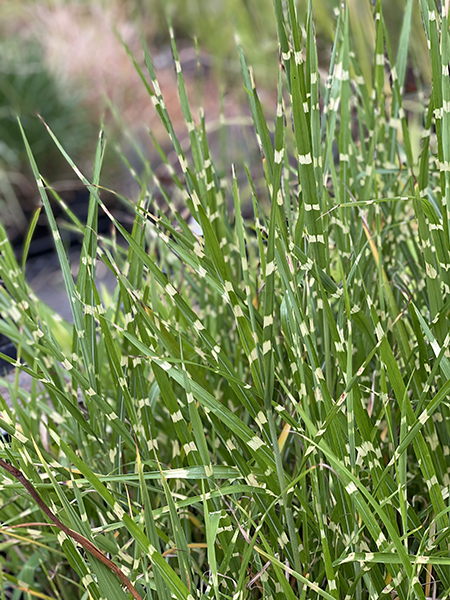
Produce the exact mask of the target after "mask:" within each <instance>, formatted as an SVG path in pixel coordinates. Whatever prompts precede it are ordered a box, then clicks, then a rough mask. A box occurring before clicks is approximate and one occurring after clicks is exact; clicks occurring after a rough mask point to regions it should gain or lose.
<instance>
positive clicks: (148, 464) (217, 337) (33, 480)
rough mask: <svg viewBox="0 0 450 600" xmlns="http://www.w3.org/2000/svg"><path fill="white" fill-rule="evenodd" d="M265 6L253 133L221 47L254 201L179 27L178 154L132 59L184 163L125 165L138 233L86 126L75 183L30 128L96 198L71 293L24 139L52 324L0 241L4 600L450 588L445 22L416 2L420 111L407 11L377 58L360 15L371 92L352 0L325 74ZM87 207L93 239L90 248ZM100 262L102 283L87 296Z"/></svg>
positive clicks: (44, 191)
mask: <svg viewBox="0 0 450 600" xmlns="http://www.w3.org/2000/svg"><path fill="white" fill-rule="evenodd" d="M274 6H275V16H276V24H277V27H278V38H279V44H280V72H279V77H278V102H277V105H276V113H275V116H274V119H273V120H272V119H270V118H266V117H265V111H264V110H263V107H262V105H261V102H260V100H259V97H258V92H257V87H256V85H255V81H254V78H253V75H252V72H251V70H250V69H249V68H248V66H247V64H246V60H245V56H244V53H243V50H242V49H241V48H239V54H240V60H241V65H242V73H243V79H244V85H245V88H246V90H247V92H248V98H249V103H250V109H251V114H252V117H253V122H254V128H255V132H256V138H257V141H258V144H259V146H260V148H261V155H262V165H263V173H264V177H265V186H262V185H261V183H260V182H256V183H255V182H254V181H253V180H252V178H251V176H250V168H249V167H250V166H251V165H246V166H245V165H244V166H243V165H235V166H234V167H233V168H232V169H230V170H229V171H227V172H226V175H225V176H224V177H221V176H220V175H219V169H218V167H216V161H215V158H214V156H213V155H212V154H211V151H210V147H209V145H208V135H207V131H206V123H205V119H204V116H203V114H202V112H200V115H199V117H198V119H197V117H194V116H193V115H192V114H191V111H190V108H189V103H188V99H187V96H186V92H185V86H184V83H183V73H182V69H181V68H180V63H179V60H178V54H177V48H176V45H175V41H174V39H173V35H172V49H173V55H174V64H175V70H176V74H177V79H178V91H179V98H180V103H181V107H182V110H183V113H184V117H185V121H186V126H187V132H188V135H189V148H188V150H186V147H187V146H186V145H183V146H182V145H181V143H180V141H179V140H178V138H177V136H176V134H175V131H174V129H173V127H172V124H171V121H170V117H169V114H168V112H167V110H166V106H165V103H164V99H163V97H162V96H161V93H160V89H159V86H158V82H157V79H156V76H155V71H154V69H153V65H152V61H151V57H150V56H149V54H148V53H147V52H145V65H146V69H147V72H146V73H144V72H142V71H141V70H140V69H139V66H138V64H137V63H136V68H137V69H138V71H139V73H140V75H141V77H142V81H143V84H144V85H145V87H146V89H147V91H148V94H149V99H150V100H151V101H152V102H153V104H154V105H155V107H156V110H157V111H158V113H159V116H160V118H161V120H162V122H163V123H164V125H165V127H166V129H167V132H168V135H169V137H170V140H171V143H172V144H173V149H174V150H175V153H176V157H177V160H178V165H172V164H171V162H170V160H169V158H168V157H167V156H166V154H165V153H164V150H163V149H162V148H159V151H160V154H161V158H162V161H163V162H164V163H165V164H166V166H167V172H168V173H169V174H170V177H171V185H170V187H168V184H167V183H166V180H165V181H164V182H163V181H162V180H160V179H159V178H158V177H157V175H156V174H155V172H154V171H153V170H152V165H151V164H148V163H147V162H145V158H143V161H144V163H143V169H142V174H139V173H136V172H133V174H134V176H135V178H136V181H137V182H138V183H139V184H140V187H141V194H140V196H139V198H138V200H137V202H136V203H134V204H132V203H131V202H130V201H127V199H126V198H124V199H123V200H124V202H128V204H129V205H130V207H131V208H132V210H133V214H134V225H133V227H132V229H131V230H130V229H128V228H126V227H124V225H122V224H121V223H120V222H118V220H117V219H116V217H115V216H114V215H113V214H111V213H110V212H109V211H108V209H107V207H106V206H105V205H104V204H103V201H102V188H101V167H102V159H103V153H104V145H105V138H104V135H103V132H101V134H100V137H99V141H98V148H97V154H96V157H95V163H94V170H93V174H92V176H91V178H90V179H88V178H87V176H86V175H85V174H83V173H81V172H80V170H79V169H78V168H77V167H76V166H75V164H74V163H73V162H72V159H71V158H70V156H69V155H68V154H67V153H66V152H65V150H64V145H63V142H60V141H59V140H58V139H57V138H56V137H55V136H54V134H53V133H52V131H51V128H50V127H48V130H49V135H50V136H51V137H52V138H53V139H54V142H55V144H56V145H57V147H58V148H59V149H60V151H61V153H62V154H63V155H64V156H65V158H66V160H67V161H68V163H69V164H70V165H71V166H72V168H73V170H74V172H75V173H76V175H77V176H78V177H79V178H80V180H81V181H82V182H83V183H84V185H85V186H86V187H87V188H88V190H89V191H90V204H89V214H88V219H87V223H85V224H84V223H80V222H79V221H78V220H77V219H76V217H75V216H74V215H72V214H71V213H70V211H69V210H67V215H68V218H69V219H71V221H72V227H76V228H78V230H79V232H80V234H81V235H82V250H81V257H80V262H79V270H78V276H77V278H76V281H74V279H73V277H72V275H71V271H70V265H69V262H68V259H67V256H66V252H65V249H64V247H63V245H62V241H61V237H60V233H59V231H58V227H57V224H56V222H55V220H54V218H53V216H52V208H51V204H50V201H49V197H54V199H55V201H58V196H57V194H56V193H55V192H53V191H52V190H51V189H49V188H48V186H47V185H46V182H45V181H44V179H43V178H42V176H41V175H40V173H39V168H38V166H37V165H36V162H35V160H34V158H33V156H32V153H31V151H30V149H29V146H28V143H27V138H26V131H23V135H24V140H25V145H26V147H27V150H28V155H29V159H30V162H31V165H32V169H33V172H34V175H35V177H36V182H37V185H38V188H39V192H40V195H41V198H42V203H43V207H44V210H45V212H46V214H47V217H48V220H49V225H50V228H51V230H52V232H53V237H54V240H55V247H56V250H57V252H58V256H59V259H60V263H61V269H62V273H63V276H64V281H65V285H66V289H67V297H68V301H69V302H70V306H71V309H72V314H73V324H69V323H67V322H65V321H62V320H61V318H59V317H58V315H56V314H55V313H53V312H52V311H51V310H50V309H48V308H47V307H46V306H45V305H43V304H42V303H41V302H39V301H38V300H37V299H36V298H35V296H34V295H33V294H32V293H30V290H29V288H28V286H27V283H26V281H25V268H26V261H25V259H24V260H23V265H22V267H20V266H19V265H18V264H17V262H16V259H15V258H14V255H13V253H12V250H11V247H10V246H9V244H8V241H7V239H6V236H5V233H4V231H1V240H0V243H1V257H0V273H1V276H2V278H3V281H4V285H5V289H1V290H0V306H1V314H2V317H3V320H2V321H1V322H0V332H1V333H3V334H5V335H8V336H9V337H10V339H11V340H12V341H13V342H14V343H15V345H16V346H17V360H16V361H13V364H14V366H15V367H16V369H17V371H16V372H17V377H16V381H15V383H12V384H11V385H10V387H11V390H10V392H11V403H12V405H11V406H7V404H6V402H4V401H2V404H1V413H0V415H1V424H2V428H3V429H4V431H5V432H6V433H7V434H8V436H9V439H4V441H3V442H2V443H1V447H0V466H1V467H2V468H1V478H0V485H1V499H2V507H1V513H0V514H1V521H2V524H1V528H0V532H1V536H2V537H1V546H2V554H1V555H0V563H1V566H2V569H1V571H0V573H1V577H0V598H2V600H5V598H6V597H8V596H7V594H8V593H9V592H7V590H8V589H12V588H14V589H15V590H16V591H15V592H14V594H15V595H14V598H18V595H19V592H18V590H22V591H23V592H24V594H25V597H26V598H33V597H39V598H57V599H58V600H59V599H61V600H69V599H70V600H72V599H73V598H80V599H83V600H88V599H89V600H90V599H100V598H103V599H106V600H118V599H123V600H125V599H127V598H135V599H142V600H144V599H158V600H160V599H161V600H169V599H170V598H178V599H180V600H193V599H206V598H214V599H216V600H218V599H219V598H224V599H225V598H229V599H233V600H244V599H247V598H248V599H250V598H264V599H266V600H284V599H285V598H288V599H295V598H302V599H303V598H304V599H306V598H308V599H311V598H327V599H336V600H337V599H340V598H342V599H350V598H357V599H363V598H364V599H365V598H368V599H369V598H370V599H375V598H400V599H401V600H406V599H407V598H411V599H412V598H417V599H421V600H424V599H425V598H427V597H433V598H445V597H448V595H449V593H450V569H449V567H450V552H449V550H450V549H449V539H448V538H449V534H450V529H449V514H448V511H449V509H448V502H449V485H450V480H449V467H450V427H449V417H450V412H449V407H448V397H449V392H450V356H449V349H448V346H449V339H450V338H449V335H448V313H449V297H450V296H449V292H450V287H449V286H450V279H449V278H450V274H449V267H450V260H449V245H450V238H449V213H448V211H449V206H450V137H449V136H450V133H449V132H450V123H449V118H450V117H449V115H450V108H449V107H450V80H449V76H448V64H449V62H450V52H449V27H448V16H447V13H446V11H445V8H443V10H442V12H438V11H437V9H436V6H435V3H434V1H433V0H429V2H427V1H426V0H422V2H421V10H422V18H423V22H424V28H425V32H426V35H427V38H428V41H429V47H430V56H431V64H432V70H433V88H432V90H431V95H428V96H426V95H424V96H423V97H419V103H418V105H419V107H420V110H421V111H422V112H421V113H420V118H416V117H415V116H414V114H413V112H412V111H411V110H410V111H409V112H408V111H406V110H405V108H404V106H403V96H402V88H403V83H404V81H405V73H406V68H407V62H408V44H409V38H410V25H411V17H412V11H413V2H412V0H408V2H407V3H406V7H405V14H404V19H403V25H402V31H401V37H400V44H399V49H398V53H397V56H396V57H394V56H392V54H391V51H390V46H389V40H388V38H387V36H386V27H385V20H384V16H383V12H382V9H381V2H380V1H378V3H377V6H376V8H375V9H374V15H373V17H374V29H375V33H376V52H375V54H374V56H373V76H372V79H371V80H370V81H369V80H367V79H365V78H364V77H363V76H362V75H361V73H360V71H359V67H358V63H357V61H356V59H355V57H354V55H353V54H352V52H351V45H350V35H349V9H348V5H345V6H343V7H342V9H341V10H340V11H339V12H338V14H337V18H336V34H335V41H334V46H333V49H332V54H331V62H330V67H329V76H328V78H327V80H326V82H325V81H324V80H323V79H322V78H321V76H320V73H319V69H318V59H317V52H316V44H315V37H314V26H313V16H312V10H311V3H309V8H308V13H307V17H306V21H305V23H300V22H299V20H298V17H297V14H296V10H295V5H294V2H293V0H288V2H287V3H285V4H284V3H283V4H282V3H281V1H280V0H275V2H274ZM410 104H411V103H409V105H410ZM422 107H424V108H422ZM416 108H417V107H416ZM419 137H421V146H420V148H419V146H418V145H417V144H418V142H417V141H414V140H417V139H418V138H419ZM183 148H184V149H183ZM247 190H249V194H248V196H249V197H248V198H247V197H245V194H246V193H247ZM175 199H178V200H179V203H178V200H177V202H175ZM248 202H250V203H252V207H253V215H254V216H253V219H252V220H250V221H248V220H244V219H243V218H242V209H243V206H244V205H246V204H247V203H248ZM267 207H268V208H267ZM182 209H183V210H182ZM186 209H187V210H186ZM99 211H104V212H105V213H106V214H107V215H108V216H109V218H110V219H111V223H112V226H113V228H114V231H115V233H116V235H115V236H113V237H112V238H108V237H105V236H100V235H98V234H97V233H96V222H97V217H98V213H99ZM182 212H183V214H184V216H183V217H182V216H181V213H182ZM195 224H196V228H194V227H192V226H193V225H195ZM32 230H33V226H32V227H31V229H30V234H29V238H28V240H27V244H28V242H29V239H30V238H31V236H32ZM119 238H120V240H121V242H120V243H118V240H119ZM27 244H26V246H27ZM25 257H26V248H25ZM99 261H101V262H103V263H104V265H106V267H107V268H108V269H109V270H110V271H111V273H112V274H113V275H114V277H115V281H116V287H115V289H114V291H113V292H112V293H110V292H109V293H108V291H106V290H100V289H97V286H96V278H95V271H96V264H98V262H99ZM3 358H5V359H6V360H8V358H7V357H3ZM9 360H10V361H11V359H9ZM19 371H22V372H25V373H28V374H29V375H30V376H31V377H32V378H33V382H34V383H33V385H32V387H31V391H28V392H27V391H26V390H25V389H23V388H21V387H20V386H19V385H18V372H19Z"/></svg>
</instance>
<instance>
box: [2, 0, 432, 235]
mask: <svg viewBox="0 0 450 600" xmlns="http://www.w3.org/2000/svg"><path fill="white" fill-rule="evenodd" d="M348 2H349V4H350V9H351V35H352V37H353V47H354V48H355V52H356V55H357V57H358V60H359V63H360V65H361V70H362V73H363V75H364V76H365V78H366V81H369V80H370V79H371V75H370V73H371V70H372V64H371V61H372V59H371V57H372V56H373V48H374V40H375V26H374V20H373V10H374V2H372V1H370V0H348ZM306 4H307V1H306V0H301V1H299V2H298V10H299V12H300V14H301V13H302V12H305V11H306ZM337 4H338V3H337V2H336V0H313V7H314V13H315V27H316V34H317V46H318V50H319V61H320V63H321V65H320V66H321V69H322V73H323V75H324V77H325V76H326V74H327V70H328V62H329V56H330V50H331V42H332V36H333V31H334V25H335V23H334V10H333V9H335V8H336V7H337ZM383 4H384V5H386V6H385V8H386V10H385V13H384V14H385V16H386V20H387V23H388V29H389V34H390V41H391V49H392V51H393V52H394V55H395V52H396V48H397V45H398V38H399V35H400V30H401V20H402V18H403V11H404V7H405V0H384V1H383ZM420 18H421V17H420V11H419V6H418V3H417V4H415V5H414V16H413V33H412V36H411V39H412V40H414V44H413V45H412V47H411V49H410V51H411V52H410V68H409V75H408V79H407V85H406V91H407V92H408V93H410V94H412V95H413V97H414V94H416V93H417V92H416V89H417V86H419V88H421V87H422V86H424V88H425V90H426V89H427V87H428V86H429V83H430V77H431V73H430V65H429V59H428V52H427V51H426V41H425V37H424V33H423V27H422V25H421V22H420ZM168 21H170V22H171V23H172V26H173V28H174V30H175V35H176V38H177V42H178V45H179V48H180V49H181V51H180V59H181V63H182V66H183V70H184V72H185V75H186V80H187V84H188V93H189V95H190V98H191V100H192V103H193V105H194V107H195V106H197V107H198V106H200V105H202V106H204V108H205V114H206V118H207V122H208V124H209V127H210V130H211V131H214V130H218V129H220V127H222V125H221V124H223V123H224V122H226V123H227V124H228V125H229V126H230V127H232V126H233V124H234V125H235V126H236V125H237V126H238V129H237V130H235V133H236V131H237V135H238V136H239V137H238V138H236V139H235V138H233V137H232V136H233V135H234V134H233V129H230V132H229V134H228V138H227V140H228V141H227V144H228V146H232V145H233V143H234V145H235V146H242V145H245V144H246V143H247V142H248V140H246V139H245V127H244V128H243V127H242V126H243V125H245V124H246V123H247V121H246V120H245V117H247V120H248V125H249V127H248V136H249V137H251V136H252V134H251V131H252V130H251V125H250V123H251V121H250V119H249V118H248V116H249V112H248V102H247V98H246V97H245V92H244V91H243V86H242V82H241V74H240V66H239V61H238V53H237V50H236V40H237V39H238V40H239V42H240V43H241V44H242V45H243V47H244V49H245V53H246V56H247V59H248V62H249V64H251V65H252V66H253V68H254V72H255V76H256V80H257V84H258V88H259V92H260V96H261V100H262V102H263V104H265V106H266V107H267V108H268V110H270V111H273V109H274V106H275V97H274V94H275V90H276V84H275V82H276V80H277V69H278V61H279V57H278V49H277V40H276V26H275V20H274V13H273V3H272V0H209V1H205V0H190V1H189V2H185V1H184V0H2V2H1V3H0V52H1V56H2V60H1V68H0V210H2V215H3V216H4V220H6V225H7V226H9V227H10V228H12V230H13V231H14V232H15V233H14V234H13V236H14V235H15V234H16V233H18V232H20V230H21V229H23V228H24V227H25V224H26V221H27V219H28V216H29V213H30V211H32V208H33V204H34V203H37V196H36V193H35V190H34V187H33V186H32V185H31V184H30V183H29V182H30V179H29V177H28V174H29V171H28V166H27V161H26V160H25V157H24V152H23V147H22V140H21V137H20V135H19V129H18V127H17V124H16V115H17V114H19V115H20V116H21V118H22V120H23V124H24V126H25V129H26V131H27V136H28V138H29V140H30V142H31V145H32V150H33V152H34V154H35V156H36V158H37V160H38V164H39V166H40V169H41V171H42V173H43V174H44V176H45V177H46V178H47V179H48V181H49V182H52V183H54V184H55V185H56V187H58V182H59V183H60V188H64V189H65V188H67V187H70V184H69V185H68V184H67V180H68V179H69V180H70V179H71V178H72V176H71V174H70V173H68V172H67V167H66V166H64V162H63V161H61V160H60V158H59V154H58V152H57V150H56V148H55V146H54V144H53V142H52V141H51V140H50V137H49V136H48V135H47V133H46V131H45V128H44V126H43V125H42V123H41V122H40V120H39V118H38V117H37V114H40V115H41V116H42V118H43V119H44V120H45V121H47V122H48V123H49V124H50V126H51V127H52V129H53V130H54V131H55V133H56V135H57V136H58V137H59V138H60V139H61V140H62V142H63V144H64V146H65V148H66V149H67V150H68V151H69V153H70V154H71V155H72V157H73V158H74V160H75V162H76V163H77V164H79V165H80V166H81V168H83V167H84V165H86V168H88V165H89V164H91V160H92V153H93V147H94V144H95V141H96V138H97V131H98V123H99V120H100V118H101V117H102V115H104V114H105V111H106V122H107V128H108V130H109V138H110V140H112V141H113V142H117V143H121V145H122V149H123V152H124V153H125V155H128V159H129V160H130V161H131V162H132V161H133V150H132V148H133V145H135V144H137V145H138V146H139V148H141V150H142V151H143V152H145V153H146V155H147V156H148V155H149V154H150V153H151V152H152V145H151V144H150V136H149V135H148V130H151V132H152V134H153V135H154V136H155V137H156V139H158V141H159V142H160V143H162V144H164V143H165V142H166V141H167V138H166V135H165V131H164V130H163V128H162V126H161V123H160V122H159V119H157V118H156V115H155V113H154V111H153V107H152V106H150V105H149V102H148V96H147V94H146V92H145V90H143V86H142V82H141V81H140V80H139V78H138V76H137V74H136V72H135V69H134V67H133V65H132V63H131V61H130V59H129V57H128V56H127V54H126V52H125V50H124V46H123V44H122V41H124V42H125V43H126V44H127V45H128V46H129V48H130V50H131V51H132V53H133V54H134V56H136V57H137V58H138V60H140V57H141V56H142V52H141V45H142V40H145V43H146V45H147V47H148V48H149V50H150V52H151V54H152V57H153V59H154V62H155V66H156V68H157V73H158V78H159V80H160V83H161V87H162V89H163V93H164V95H165V97H166V102H167V105H168V109H169V112H170V114H171V116H172V119H173V122H174V124H175V127H176V129H177V127H179V130H180V132H183V131H184V127H185V125H184V119H183V116H182V113H181V110H180V107H179V106H178V101H177V98H176V93H175V86H176V81H175V77H174V73H173V64H172V54H171V50H170V45H169V35H168ZM121 40H122V41H121ZM108 107H109V108H110V109H111V107H114V111H113V112H114V113H115V117H114V118H113V117H112V112H111V111H110V110H109V111H108ZM221 113H222V118H220V116H221ZM193 114H194V115H195V114H196V110H195V108H194V110H193ZM224 117H225V118H224ZM125 130H127V131H128V134H129V136H130V139H131V141H130V142H126V141H125V138H124V133H123V132H124V131H125ZM184 134H186V132H184ZM248 143H250V144H251V143H252V142H248ZM253 143H254V140H253ZM127 144H128V145H127ZM113 147H114V143H113V144H110V153H109V155H108V161H107V168H106V174H107V178H108V179H110V181H106V182H105V185H109V186H110V187H113V188H114V189H117V190H118V191H120V192H122V193H125V194H129V195H132V187H130V182H127V180H126V178H127V175H126V173H127V170H126V169H121V168H120V167H119V166H118V165H119V164H120V158H118V156H117V154H115V153H114V152H113V151H112V149H113ZM237 156H238V155H237ZM229 158H230V156H229V155H228V156H227V159H229ZM233 160H236V155H233ZM246 160H247V162H248V161H249V156H248V154H247V155H246ZM108 166H109V168H108ZM224 167H225V165H224ZM108 173H109V175H108ZM128 177H129V175H128ZM61 182H65V183H61ZM5 208H8V210H6V211H5V210H4V209H5Z"/></svg>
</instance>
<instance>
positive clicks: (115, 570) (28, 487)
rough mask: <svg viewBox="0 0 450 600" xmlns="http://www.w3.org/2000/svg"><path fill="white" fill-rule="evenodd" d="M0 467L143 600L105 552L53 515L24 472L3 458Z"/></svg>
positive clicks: (43, 509)
mask: <svg viewBox="0 0 450 600" xmlns="http://www.w3.org/2000/svg"><path fill="white" fill-rule="evenodd" d="M0 467H3V468H4V469H5V471H8V473H9V474H10V475H12V476H13V477H15V478H16V479H17V480H18V481H19V482H20V483H21V484H22V485H23V486H24V488H25V489H26V490H27V492H28V493H29V494H30V496H31V497H32V498H33V500H34V501H35V502H36V504H37V505H38V506H39V508H40V509H41V510H42V511H43V512H44V513H45V514H46V515H47V517H48V518H49V519H50V521H52V522H53V523H54V524H55V525H56V527H58V529H60V530H61V531H63V532H64V533H65V534H66V535H68V536H69V537H71V538H72V539H74V540H75V541H76V542H78V543H79V544H80V546H82V547H83V548H84V549H85V550H86V551H87V552H89V554H91V555H92V556H94V557H95V558H97V559H98V560H99V561H100V562H102V563H103V564H104V565H105V566H107V567H108V569H110V570H111V571H112V572H113V573H114V574H115V575H116V576H117V577H118V578H119V579H120V581H121V582H122V583H123V584H124V585H125V586H126V588H127V589H128V591H129V592H130V594H131V595H132V596H133V598H135V600H142V597H141V596H140V595H139V594H138V592H137V590H136V588H135V587H134V585H133V584H132V583H131V581H130V580H129V579H128V577H127V576H126V575H125V573H124V572H123V571H122V570H121V569H119V567H118V566H117V565H116V564H115V563H113V561H112V560H109V558H106V556H105V555H104V554H103V552H102V551H101V550H99V549H98V548H97V546H94V544H93V543H92V542H90V541H89V540H88V539H87V538H85V537H84V536H82V535H81V534H79V533H78V532H77V531H74V530H73V529H69V527H67V526H66V525H64V523H62V522H61V521H60V520H59V519H58V517H57V516H56V515H54V514H53V512H52V511H51V510H50V509H49V507H48V506H47V505H46V504H44V502H43V501H42V499H41V497H40V496H39V494H38V493H37V491H36V490H35V489H34V487H33V485H32V484H31V483H30V482H29V481H28V479H27V478H26V477H25V475H24V474H23V473H22V471H19V469H16V467H14V466H13V465H10V464H9V463H7V462H5V461H4V460H3V459H1V458H0Z"/></svg>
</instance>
